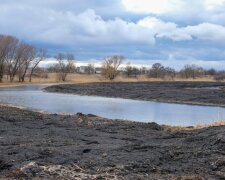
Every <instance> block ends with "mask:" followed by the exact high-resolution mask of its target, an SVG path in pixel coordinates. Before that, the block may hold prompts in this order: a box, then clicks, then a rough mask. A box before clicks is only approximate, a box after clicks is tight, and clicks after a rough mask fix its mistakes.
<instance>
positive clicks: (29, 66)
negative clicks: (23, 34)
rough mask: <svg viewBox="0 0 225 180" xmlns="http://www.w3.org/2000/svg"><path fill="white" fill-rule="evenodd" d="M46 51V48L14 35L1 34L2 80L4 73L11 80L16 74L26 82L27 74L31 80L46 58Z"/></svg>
mask: <svg viewBox="0 0 225 180" xmlns="http://www.w3.org/2000/svg"><path fill="white" fill-rule="evenodd" d="M46 53H47V52H46V50H45V49H37V48H35V47H34V46H32V45H31V44H28V43H24V42H23V41H21V40H19V39H18V38H16V37H14V36H8V35H0V82H2V80H3V77H4V75H7V78H9V80H10V82H12V81H13V80H14V78H15V76H18V78H19V81H20V82H24V81H25V76H26V75H27V74H28V75H29V81H31V80H32V75H33V73H34V70H35V69H36V68H37V67H38V65H39V63H40V62H41V61H43V60H44V59H45V58H46ZM28 70H29V72H28Z"/></svg>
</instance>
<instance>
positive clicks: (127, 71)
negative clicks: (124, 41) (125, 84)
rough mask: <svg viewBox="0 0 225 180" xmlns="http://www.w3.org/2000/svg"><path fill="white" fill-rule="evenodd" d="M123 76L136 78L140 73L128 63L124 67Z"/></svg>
mask: <svg viewBox="0 0 225 180" xmlns="http://www.w3.org/2000/svg"><path fill="white" fill-rule="evenodd" d="M125 74H126V75H127V76H128V77H131V76H134V77H137V75H140V74H141V71H140V70H139V69H138V68H137V67H135V66H131V65H130V63H128V64H127V66H126V67H125Z"/></svg>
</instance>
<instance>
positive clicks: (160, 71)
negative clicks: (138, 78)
mask: <svg viewBox="0 0 225 180" xmlns="http://www.w3.org/2000/svg"><path fill="white" fill-rule="evenodd" d="M148 76H149V77H151V78H163V77H164V66H162V65H161V64H160V63H155V64H153V65H152V68H151V69H150V70H149V74H148Z"/></svg>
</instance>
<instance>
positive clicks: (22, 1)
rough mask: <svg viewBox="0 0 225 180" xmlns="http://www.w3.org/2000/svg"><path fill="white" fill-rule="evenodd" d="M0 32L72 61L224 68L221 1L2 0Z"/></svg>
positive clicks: (223, 5)
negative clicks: (116, 58)
mask: <svg viewBox="0 0 225 180" xmlns="http://www.w3.org/2000/svg"><path fill="white" fill-rule="evenodd" d="M0 9H1V11H0V33H1V34H10V35H15V36H17V37H18V38H20V39H22V40H24V41H26V42H29V43H32V44H34V45H36V46H39V47H45V48H47V49H48V52H49V54H51V55H54V54H55V53H57V52H71V53H74V54H75V57H76V59H78V60H80V61H82V60H83V61H87V60H89V59H97V60H100V59H102V58H104V57H105V56H108V55H113V54H120V55H124V56H125V57H126V58H127V59H129V61H131V62H132V63H136V64H138V63H142V64H152V63H153V62H157V61H158V62H162V63H164V64H167V65H170V64H171V66H182V65H184V64H187V63H196V64H199V65H202V66H205V67H209V66H210V67H211V66H212V67H215V68H220V69H222V65H223V64H225V11H224V9H225V0H188V1H187V0H157V1H156V0H32V1H31V0H17V1H15V0H1V1H0ZM224 68H225V67H224Z"/></svg>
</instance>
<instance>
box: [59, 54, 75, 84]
mask: <svg viewBox="0 0 225 180" xmlns="http://www.w3.org/2000/svg"><path fill="white" fill-rule="evenodd" d="M56 59H57V61H58V63H57V65H56V69H57V73H58V79H59V80H60V81H66V77H67V75H68V74H69V73H72V72H75V63H74V59H75V58H74V55H73V54H66V55H65V54H63V53H59V54H58V55H57V56H56Z"/></svg>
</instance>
